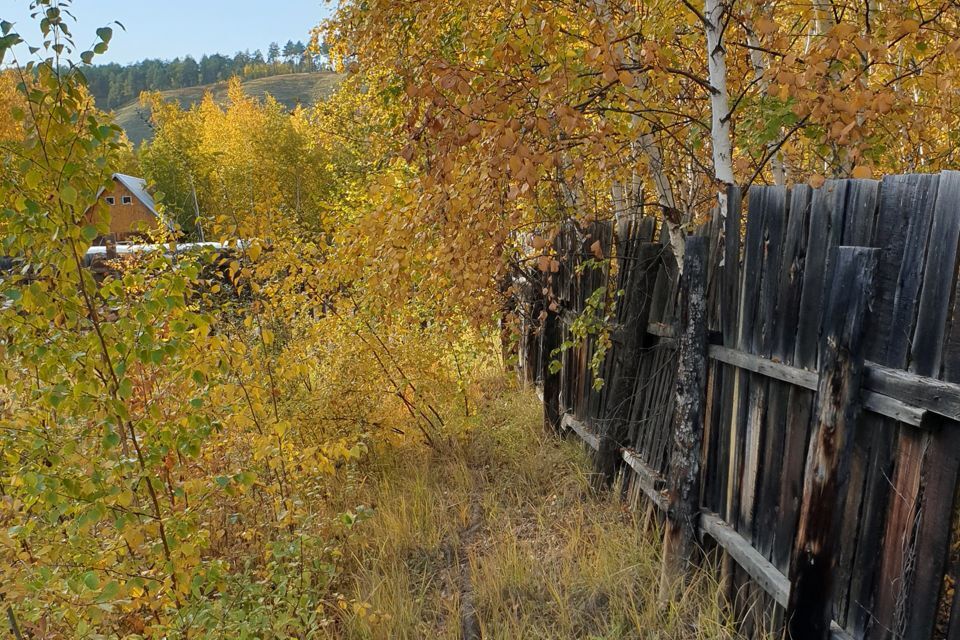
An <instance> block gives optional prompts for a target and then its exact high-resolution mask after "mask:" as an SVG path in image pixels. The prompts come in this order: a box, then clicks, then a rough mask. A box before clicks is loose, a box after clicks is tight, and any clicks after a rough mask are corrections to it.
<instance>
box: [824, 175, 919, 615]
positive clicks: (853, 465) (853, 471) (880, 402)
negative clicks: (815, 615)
mask: <svg viewBox="0 0 960 640" xmlns="http://www.w3.org/2000/svg"><path fill="white" fill-rule="evenodd" d="M879 186H880V183H879V182H878V181H874V180H850V181H848V183H847V202H846V210H845V212H844V229H843V238H842V243H843V244H845V245H850V246H872V245H871V243H872V240H873V229H874V220H875V218H876V215H877V203H878V196H879ZM866 321H867V323H869V322H870V320H869V318H867V320H866ZM862 400H863V402H864V409H867V408H868V405H869V406H870V407H873V408H878V409H881V410H889V411H890V412H891V413H895V414H896V413H897V412H898V409H901V408H903V405H902V403H897V402H896V401H892V400H891V399H889V398H884V397H883V396H879V397H878V396H873V397H871V398H870V399H868V398H867V397H862ZM870 400H873V402H870ZM906 415H909V414H906ZM922 415H923V414H922V412H916V415H915V416H913V417H914V418H915V419H916V420H917V421H919V420H920V419H922ZM862 420H863V418H861V421H862ZM872 437H873V434H870V433H867V432H866V431H865V430H864V429H862V428H858V429H856V430H855V431H854V433H853V435H852V440H853V444H852V447H851V454H850V462H849V466H848V468H849V480H848V482H847V485H846V486H847V495H846V498H845V500H844V509H845V510H844V513H843V515H842V517H841V527H840V540H839V542H838V545H839V546H838V553H837V568H836V579H835V583H834V584H835V602H834V608H835V613H834V616H835V617H836V619H837V620H840V621H841V622H844V623H845V622H846V619H847V605H848V602H849V589H850V577H851V571H852V568H853V561H854V557H855V554H856V548H857V538H858V535H859V532H860V528H861V526H862V522H861V520H860V518H859V513H860V510H861V507H862V506H863V493H864V485H865V482H866V476H867V472H868V470H869V466H870V465H869V451H870V441H871V439H872Z"/></svg>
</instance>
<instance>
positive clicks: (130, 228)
mask: <svg viewBox="0 0 960 640" xmlns="http://www.w3.org/2000/svg"><path fill="white" fill-rule="evenodd" d="M99 199H100V201H102V202H103V203H105V204H106V205H107V206H108V207H109V208H110V234H109V235H108V236H103V237H101V238H98V239H97V242H96V244H101V245H102V244H107V243H108V242H114V243H115V242H130V241H136V240H141V239H144V238H146V237H147V236H148V235H149V233H150V232H151V231H155V230H157V229H160V228H161V226H164V225H165V226H167V227H168V228H170V225H169V224H168V223H166V222H164V220H163V217H162V216H161V215H160V213H159V212H158V211H157V209H156V205H155V203H154V201H153V197H151V195H150V193H149V192H148V191H147V182H146V180H144V179H143V178H137V177H134V176H128V175H125V174H122V173H115V174H113V187H112V188H111V189H104V190H103V191H101V192H100V197H99Z"/></svg>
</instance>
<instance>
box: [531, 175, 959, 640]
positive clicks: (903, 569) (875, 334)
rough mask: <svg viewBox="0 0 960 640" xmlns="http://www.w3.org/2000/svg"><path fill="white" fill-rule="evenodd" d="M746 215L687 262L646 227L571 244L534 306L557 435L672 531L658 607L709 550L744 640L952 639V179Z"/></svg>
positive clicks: (534, 341) (571, 238)
mask: <svg viewBox="0 0 960 640" xmlns="http://www.w3.org/2000/svg"><path fill="white" fill-rule="evenodd" d="M747 200H748V205H749V206H748V207H747V208H746V209H745V210H744V209H742V207H741V197H740V193H739V192H738V191H737V190H735V189H734V190H732V191H731V193H730V194H729V202H730V207H729V214H728V215H727V217H726V219H725V220H724V221H723V222H722V223H718V222H714V223H711V225H708V226H706V227H704V228H701V229H699V230H698V231H697V233H696V234H695V236H692V237H690V238H688V239H687V249H686V252H685V256H684V258H683V260H682V263H683V264H682V265H679V264H678V262H677V260H676V259H675V258H674V257H673V255H672V252H671V251H670V248H669V243H668V242H667V239H666V234H665V233H664V231H663V230H662V229H658V228H657V224H656V222H655V221H654V220H653V219H652V218H643V217H638V218H635V219H629V220H621V221H619V222H616V223H612V222H611V223H593V224H591V225H589V226H587V227H582V228H578V227H576V226H575V225H573V224H569V225H567V226H565V227H564V229H563V230H562V232H561V233H560V234H559V235H558V236H557V237H556V238H555V239H554V242H553V250H554V251H555V252H556V254H557V258H558V261H559V268H558V269H556V271H553V270H550V271H552V272H550V271H548V272H547V273H538V274H536V275H535V276H530V277H529V280H530V282H528V286H527V289H526V291H527V294H528V295H527V296H526V298H525V300H524V302H523V304H524V305H526V310H525V311H526V313H525V314H524V317H527V318H537V319H540V320H539V323H538V325H537V326H536V327H529V328H530V330H528V331H527V332H526V334H525V338H524V340H523V341H522V342H523V344H521V362H522V366H523V367H524V368H525V369H526V375H527V376H528V378H530V379H532V378H536V379H537V380H538V383H539V384H540V385H541V386H542V388H543V394H544V406H545V420H546V422H547V424H548V425H549V426H551V427H552V428H557V429H565V430H569V431H573V432H576V433H577V434H579V436H580V437H581V438H582V439H583V440H584V441H585V442H586V443H587V444H588V445H589V446H590V448H591V449H593V450H594V451H595V455H594V460H595V466H596V472H597V478H598V481H602V482H605V483H610V482H612V481H613V480H614V479H615V478H616V477H617V476H618V474H621V473H622V474H623V478H624V484H625V486H626V489H627V491H630V492H632V493H634V494H639V495H642V496H645V498H646V499H648V501H649V503H650V504H652V505H655V506H656V508H658V509H659V510H660V511H662V512H663V513H664V514H665V515H666V518H665V521H666V528H665V530H666V534H665V535H666V540H665V549H666V551H665V554H666V559H665V573H664V576H665V578H664V584H663V585H662V587H663V588H662V591H661V593H662V594H665V595H666V596H669V595H670V593H671V592H670V579H671V576H672V572H673V571H675V570H676V569H677V568H678V567H680V568H682V567H684V566H685V563H686V562H687V561H688V560H690V559H691V558H694V557H695V555H694V554H693V553H692V551H691V549H692V547H693V540H692V538H693V536H694V535H698V536H700V546H703V547H705V548H708V547H711V546H719V547H720V548H722V550H723V554H724V563H725V572H724V573H725V577H726V579H727V586H728V588H729V590H730V591H729V593H730V596H731V602H732V603H733V606H735V607H736V608H737V609H738V611H739V613H741V614H746V612H747V611H748V610H749V611H752V612H753V613H752V614H750V615H744V616H743V618H744V620H745V631H746V632H747V633H748V635H750V634H754V633H756V632H757V631H758V630H759V629H760V628H761V627H765V628H767V629H770V628H775V629H785V630H786V632H787V633H788V634H789V635H790V636H791V637H793V638H814V637H828V636H833V637H838V638H857V639H860V638H865V639H874V638H882V639H888V638H909V639H922V640H929V639H930V638H951V639H954V638H960V597H958V595H957V591H956V590H955V586H956V581H957V578H958V576H960V542H958V537H960V532H958V517H957V512H958V506H957V493H958V470H960V424H958V421H960V296H958V295H957V293H958V278H957V273H958V255H957V248H958V241H960V173H958V172H944V173H942V174H940V175H924V176H920V175H906V176H891V177H888V178H885V179H884V180H883V181H870V180H841V181H828V182H827V183H826V184H825V185H824V186H823V187H822V188H819V189H811V188H809V187H807V186H796V187H793V188H792V189H789V190H787V189H785V188H781V187H755V188H752V189H751V190H750V191H749V194H748V197H747ZM744 212H745V213H744ZM721 224H722V225H723V227H724V228H723V229H721V228H720V225H721ZM596 243H599V244H596ZM598 248H599V249H600V251H601V252H602V254H603V256H605V257H604V258H603V259H598V258H597V249H598ZM681 266H682V269H681V268H680V267H681ZM681 272H682V273H683V276H680V273H681ZM601 288H603V290H602V291H601V292H600V293H597V291H598V290H601ZM543 291H548V292H549V293H548V294H547V295H546V296H543V295H541V292H543ZM604 299H606V300H607V301H609V300H615V306H614V308H615V314H614V315H613V317H609V318H605V317H603V313H604V310H605V309H609V305H607V306H604V305H603V304H602V301H603V300H604ZM600 325H602V326H604V327H605V331H601V332H599V333H598V332H597V331H596V330H595V329H596V327H597V326H600ZM591 326H592V327H593V330H589V329H588V328H589V327H591ZM554 361H559V363H560V366H559V368H558V367H556V365H555V364H554V366H552V367H551V366H550V365H551V362H554ZM598 378H600V379H602V381H603V383H602V386H601V387H600V388H599V389H598V388H597V385H595V382H596V381H597V380H598ZM671 567H673V569H671ZM758 611H759V612H762V613H763V615H762V616H758V615H756V612H758Z"/></svg>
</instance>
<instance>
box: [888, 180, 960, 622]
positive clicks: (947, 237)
mask: <svg viewBox="0 0 960 640" xmlns="http://www.w3.org/2000/svg"><path fill="white" fill-rule="evenodd" d="M958 202H960V174H958V173H956V172H946V173H944V174H942V175H941V177H940V183H939V187H938V190H937V199H936V204H935V205H934V211H933V220H932V222H931V228H930V236H929V242H928V246H927V251H926V257H925V260H924V269H923V285H922V289H921V293H920V302H919V305H918V308H917V321H916V323H915V325H914V330H913V341H912V345H911V349H910V371H912V372H913V373H917V374H920V375H937V374H939V372H940V368H941V364H942V356H943V349H942V347H943V344H944V341H945V337H946V331H947V319H948V315H949V305H950V303H951V293H952V292H953V290H954V282H955V276H956V258H957V242H958V239H960V216H958V215H957V206H958ZM917 253H919V252H917ZM905 260H906V258H905ZM931 443H932V436H931V434H929V433H921V432H917V431H914V430H910V429H908V430H904V431H903V432H902V433H901V435H900V439H899V441H898V446H897V457H896V471H895V476H894V481H893V484H894V487H893V495H895V496H896V497H897V499H895V500H892V502H891V509H890V512H889V516H888V519H887V526H886V534H885V537H884V549H883V560H882V570H881V574H880V584H879V592H878V595H877V601H876V607H875V613H876V616H877V618H878V622H877V628H878V629H880V630H883V631H879V632H878V633H877V634H876V636H877V637H889V634H900V635H902V634H903V633H905V632H906V631H907V626H906V625H907V623H908V621H909V620H910V619H911V615H912V614H911V611H912V609H913V608H914V607H925V606H928V603H915V602H914V597H913V593H912V591H913V588H914V586H915V585H916V584H917V582H916V580H915V579H914V576H915V573H914V566H915V558H916V554H917V551H918V541H919V538H918V537H917V531H918V529H917V523H918V519H922V515H923V502H922V500H923V487H924V485H925V469H926V465H927V464H928V454H929V453H930V452H931ZM935 599H936V598H934V600H935ZM929 606H935V604H930V605H929ZM885 630H891V631H889V632H887V631H885Z"/></svg>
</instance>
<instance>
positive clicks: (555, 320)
mask: <svg viewBox="0 0 960 640" xmlns="http://www.w3.org/2000/svg"><path fill="white" fill-rule="evenodd" d="M543 287H544V290H546V289H548V288H549V287H550V281H549V275H548V274H547V273H544V274H543ZM552 306H553V308H552V309H551V304H550V300H549V297H548V294H544V304H543V314H544V316H543V326H542V328H541V331H540V379H541V380H542V381H543V427H544V429H545V430H546V431H547V432H548V433H558V432H559V431H560V372H559V371H555V372H551V371H550V363H551V362H553V358H552V357H551V355H550V354H552V353H553V351H554V349H557V348H559V347H560V316H559V313H558V312H559V307H557V305H552Z"/></svg>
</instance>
